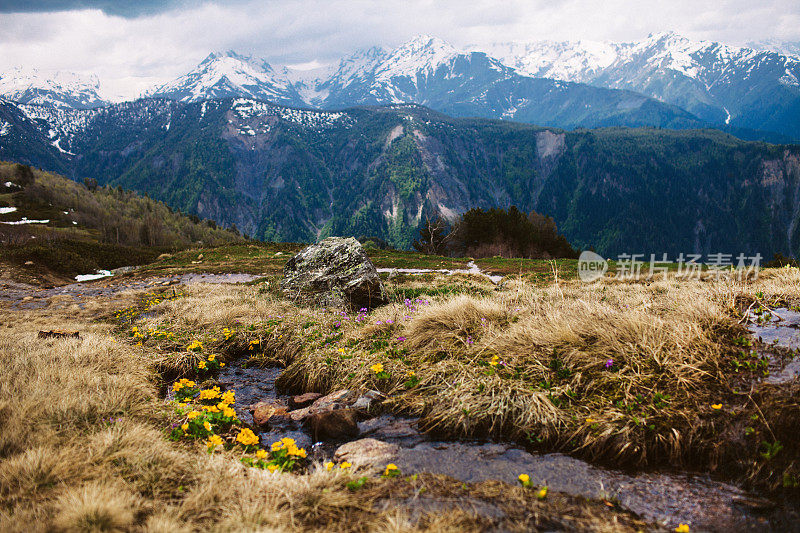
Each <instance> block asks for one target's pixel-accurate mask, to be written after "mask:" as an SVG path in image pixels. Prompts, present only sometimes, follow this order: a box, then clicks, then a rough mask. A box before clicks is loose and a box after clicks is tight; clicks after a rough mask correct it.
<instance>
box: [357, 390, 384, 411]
mask: <svg viewBox="0 0 800 533" xmlns="http://www.w3.org/2000/svg"><path fill="white" fill-rule="evenodd" d="M385 398H386V395H385V394H383V393H381V392H378V391H376V390H371V391H367V392H366V393H364V394H363V395H362V396H361V397H360V398H359V399H358V400H356V401H355V403H354V404H353V409H358V410H359V411H369V410H370V408H372V407H373V406H374V405H376V404H378V403H380V402H382V401H383V400H384V399H385Z"/></svg>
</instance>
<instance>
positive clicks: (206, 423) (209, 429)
mask: <svg viewBox="0 0 800 533" xmlns="http://www.w3.org/2000/svg"><path fill="white" fill-rule="evenodd" d="M203 427H204V428H206V431H211V424H209V423H208V420H206V421H205V422H203Z"/></svg>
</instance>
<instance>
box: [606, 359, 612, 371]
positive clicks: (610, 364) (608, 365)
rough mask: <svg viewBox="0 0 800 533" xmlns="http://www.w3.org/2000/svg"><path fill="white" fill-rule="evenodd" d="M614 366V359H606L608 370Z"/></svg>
mask: <svg viewBox="0 0 800 533" xmlns="http://www.w3.org/2000/svg"><path fill="white" fill-rule="evenodd" d="M612 366H614V360H613V359H609V360H608V361H606V364H605V367H606V370H609V369H610V368H611V367H612Z"/></svg>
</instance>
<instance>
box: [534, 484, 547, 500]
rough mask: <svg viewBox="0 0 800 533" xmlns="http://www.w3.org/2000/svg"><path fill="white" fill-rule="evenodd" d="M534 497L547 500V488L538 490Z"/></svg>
mask: <svg viewBox="0 0 800 533" xmlns="http://www.w3.org/2000/svg"><path fill="white" fill-rule="evenodd" d="M536 497H537V498H538V499H540V500H544V499H545V498H547V487H542V488H541V489H539V491H538V492H537V493H536Z"/></svg>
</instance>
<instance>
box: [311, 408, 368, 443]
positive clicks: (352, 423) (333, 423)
mask: <svg viewBox="0 0 800 533" xmlns="http://www.w3.org/2000/svg"><path fill="white" fill-rule="evenodd" d="M306 425H307V427H308V429H309V431H310V432H311V436H312V437H313V438H314V440H315V441H320V440H344V439H352V438H354V437H357V436H358V415H357V414H356V412H355V410H353V409H336V410H333V411H324V412H320V413H313V414H311V415H310V416H309V417H308V418H307V419H306Z"/></svg>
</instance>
